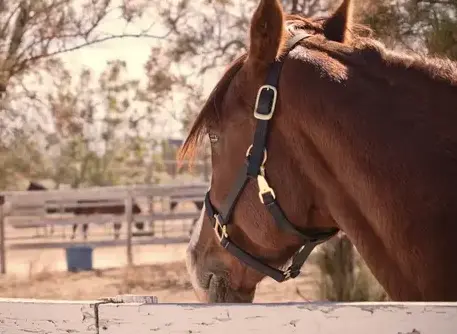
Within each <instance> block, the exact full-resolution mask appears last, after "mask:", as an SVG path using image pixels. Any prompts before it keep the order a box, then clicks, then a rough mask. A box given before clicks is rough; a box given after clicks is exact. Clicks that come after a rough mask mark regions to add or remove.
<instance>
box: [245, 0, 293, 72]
mask: <svg viewBox="0 0 457 334" xmlns="http://www.w3.org/2000/svg"><path fill="white" fill-rule="evenodd" d="M285 34H286V29H285V27H284V12H283V9H282V5H281V3H280V2H279V0H260V3H259V5H258V7H257V9H256V11H255V12H254V15H253V17H252V19H251V29H250V46H249V53H248V59H247V61H248V62H250V63H251V64H253V65H265V64H269V63H271V62H272V61H274V60H275V59H276V57H277V56H279V55H280V54H281V50H282V47H283V45H284V40H285V38H284V37H285Z"/></svg>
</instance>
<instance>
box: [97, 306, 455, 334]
mask: <svg viewBox="0 0 457 334" xmlns="http://www.w3.org/2000/svg"><path fill="white" fill-rule="evenodd" d="M98 314H99V331H100V333H104V334H125V333H135V334H143V333H151V332H154V333H173V334H178V333H182V334H184V333H186V334H188V333H199V334H214V333H218V334H222V333H231V334H233V333H262V334H264V333H281V334H288V333H312V334H315V333H316V334H317V333H325V334H341V333H350V334H366V333H371V334H437V333H439V334H456V333H457V303H452V304H446V303H433V304H422V303H410V304H402V303H378V304H373V303H352V304H350V303H333V304H330V303H327V304H325V303H320V304H316V303H300V304H254V305H211V306H210V305H205V304H178V305H176V304H175V305H173V304H157V305H142V304H139V303H137V304H134V303H132V304H103V305H100V306H99V313H98Z"/></svg>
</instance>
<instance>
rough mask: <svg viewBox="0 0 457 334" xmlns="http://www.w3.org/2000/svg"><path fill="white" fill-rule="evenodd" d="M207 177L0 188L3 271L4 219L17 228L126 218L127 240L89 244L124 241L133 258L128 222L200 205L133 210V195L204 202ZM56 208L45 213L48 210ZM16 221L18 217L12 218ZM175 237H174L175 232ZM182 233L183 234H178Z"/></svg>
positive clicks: (0, 262)
mask: <svg viewBox="0 0 457 334" xmlns="http://www.w3.org/2000/svg"><path fill="white" fill-rule="evenodd" d="M208 186H209V184H208V183H188V184H181V185H134V186H117V187H93V188H80V189H59V190H43V191H13V192H4V193H0V202H2V203H0V267H1V272H2V273H5V272H6V269H5V268H6V255H5V254H6V249H7V247H6V245H5V239H6V236H5V225H6V224H10V225H12V226H13V227H15V228H36V227H39V226H42V227H45V226H48V225H52V226H54V225H61V226H65V225H73V224H82V223H87V224H106V223H107V222H118V223H125V224H126V227H127V233H126V234H127V236H126V239H125V240H110V241H108V240H106V241H101V242H95V243H94V242H89V244H91V245H94V246H96V245H98V246H107V245H119V244H121V245H122V244H125V246H126V250H127V261H128V263H129V264H131V263H132V245H133V244H134V243H135V242H133V241H132V225H133V223H134V222H135V221H143V222H144V221H164V220H183V219H197V218H198V216H199V214H200V213H199V211H198V210H194V211H192V212H154V211H153V210H149V212H143V211H142V212H141V213H133V210H132V207H133V201H134V200H135V199H138V198H141V197H142V198H144V199H146V201H147V202H152V201H154V200H157V199H159V200H165V199H168V200H169V201H170V200H172V201H175V202H176V203H179V202H186V201H187V202H202V201H203V199H204V194H205V192H206V190H207V189H208ZM102 206H121V207H122V206H123V208H124V210H123V212H124V214H123V215H116V214H106V213H103V214H87V215H78V216H75V215H65V214H64V213H65V212H66V211H68V210H69V209H71V210H75V209H78V208H83V207H84V208H88V207H94V208H96V207H102ZM50 209H52V210H54V213H52V214H49V210H50ZM18 221H19V222H18ZM15 222H16V223H15ZM175 239H176V238H175ZM178 239H179V240H177V241H176V240H173V238H171V239H170V240H160V239H159V240H157V239H154V240H152V239H149V240H138V241H137V242H136V244H151V243H164V242H178V241H180V242H184V241H186V240H188V238H186V239H185V240H184V239H183V238H178ZM181 239H183V240H181ZM72 244H74V242H60V243H55V242H54V243H46V242H45V243H34V244H32V243H24V244H14V245H11V247H12V248H16V249H27V248H33V247H35V248H49V247H67V246H71V245H72Z"/></svg>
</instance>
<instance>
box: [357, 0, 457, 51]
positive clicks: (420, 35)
mask: <svg viewBox="0 0 457 334" xmlns="http://www.w3.org/2000/svg"><path fill="white" fill-rule="evenodd" d="M359 6H360V9H359V13H358V20H359V21H360V22H361V23H365V24H367V25H369V26H370V27H371V28H372V29H373V30H374V31H375V33H376V35H377V37H379V38H381V39H382V40H383V41H384V42H385V43H386V44H387V45H388V46H389V47H394V48H398V49H402V50H407V51H413V52H417V53H429V54H433V55H439V56H445V57H449V58H450V59H457V58H456V57H457V52H456V44H457V30H456V26H457V0H446V1H441V0H391V1H389V0H381V1H374V0H369V1H365V2H363V3H362V2H359Z"/></svg>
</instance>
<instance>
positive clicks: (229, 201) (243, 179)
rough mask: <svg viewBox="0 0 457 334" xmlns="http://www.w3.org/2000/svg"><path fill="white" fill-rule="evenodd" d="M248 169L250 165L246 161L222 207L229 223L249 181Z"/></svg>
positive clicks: (224, 217)
mask: <svg viewBox="0 0 457 334" xmlns="http://www.w3.org/2000/svg"><path fill="white" fill-rule="evenodd" d="M247 169H248V166H247V164H246V163H244V164H243V166H242V167H241V169H240V172H239V173H238V176H237V178H236V180H235V185H234V186H233V187H232V189H231V191H230V193H229V194H228V196H227V198H226V199H225V201H224V203H223V204H222V207H221V209H220V214H221V216H222V219H223V220H224V221H225V222H227V224H228V223H229V219H230V217H231V216H232V212H233V209H234V207H235V204H236V202H237V201H238V198H239V197H240V195H241V192H242V191H243V189H244V187H245V186H246V183H247V182H248V176H247Z"/></svg>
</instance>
